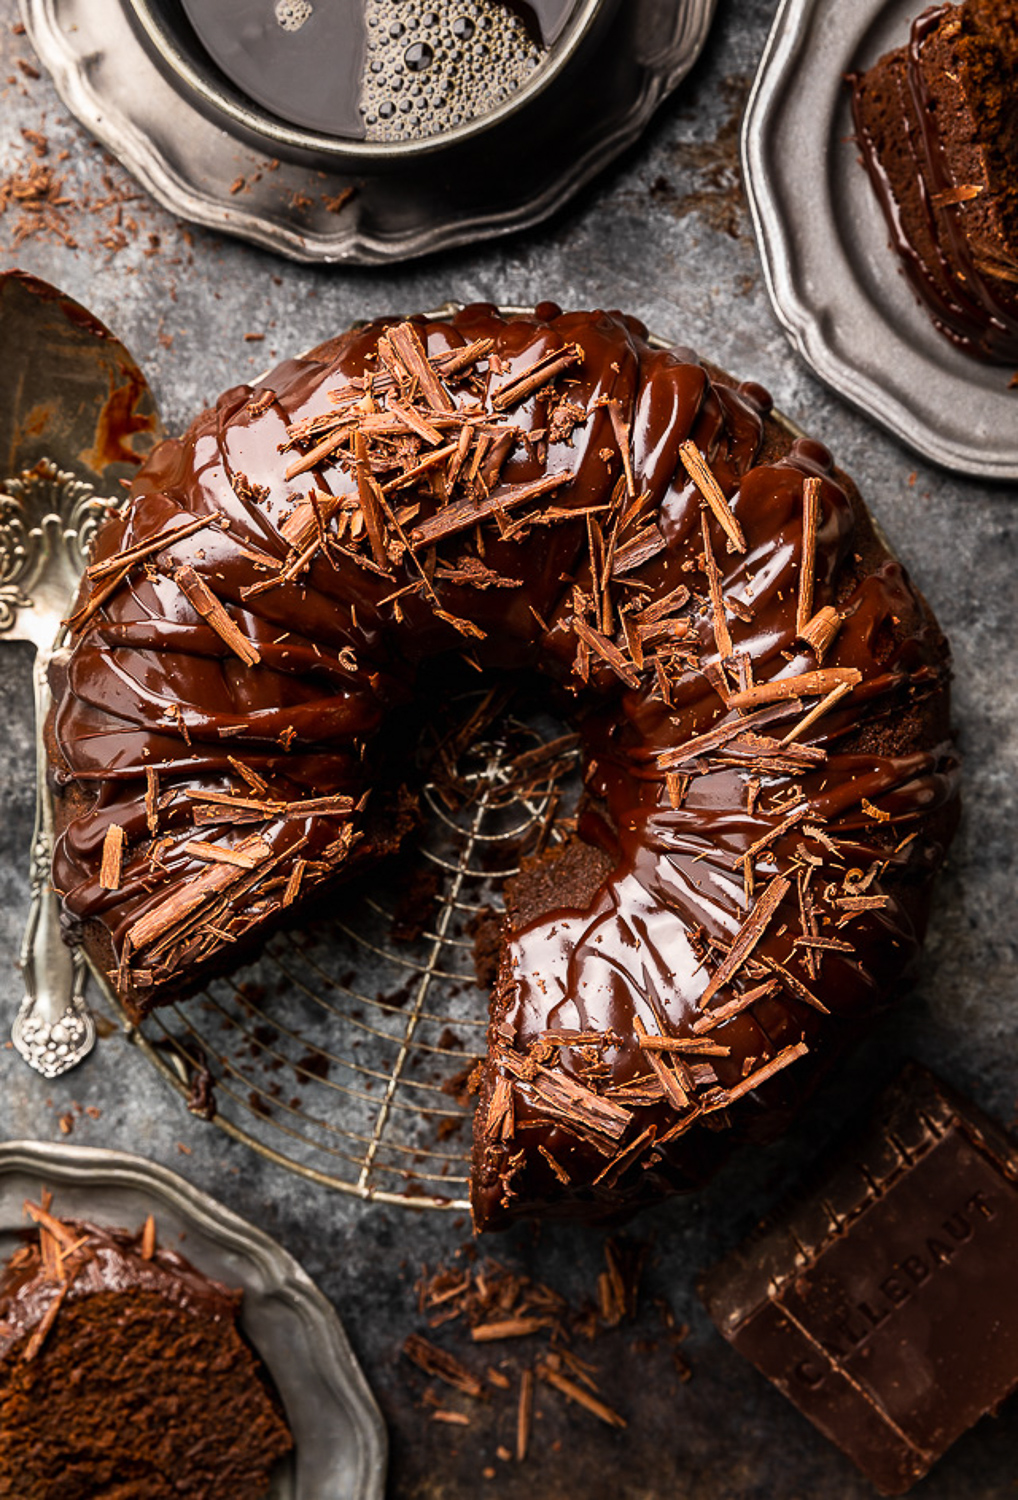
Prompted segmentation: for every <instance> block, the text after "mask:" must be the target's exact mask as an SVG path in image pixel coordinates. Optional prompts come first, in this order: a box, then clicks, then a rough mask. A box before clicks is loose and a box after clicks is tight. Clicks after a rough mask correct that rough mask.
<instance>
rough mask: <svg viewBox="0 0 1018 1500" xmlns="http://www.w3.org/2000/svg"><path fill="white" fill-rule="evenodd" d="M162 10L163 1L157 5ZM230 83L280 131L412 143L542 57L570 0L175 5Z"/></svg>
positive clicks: (489, 103) (495, 99)
mask: <svg viewBox="0 0 1018 1500" xmlns="http://www.w3.org/2000/svg"><path fill="white" fill-rule="evenodd" d="M164 3H168V0H164ZM179 3H180V4H181V5H182V6H183V9H184V12H185V14H186V16H187V18H188V20H189V22H190V24H191V26H192V27H193V30H194V32H195V34H196V36H197V39H198V41H199V42H200V43H201V45H202V46H203V47H204V49H205V51H206V52H207V53H208V55H209V56H210V57H211V59H212V60H213V62H215V63H216V65H217V66H218V67H219V68H220V70H221V71H222V72H223V73H224V74H225V75H226V77H227V78H228V79H229V80H230V82H231V83H233V84H234V85H235V87H237V88H238V89H240V90H241V92H242V93H243V94H245V95H246V96H247V97H248V98H249V99H253V100H255V101H256V102H257V103H258V104H260V105H262V106H263V107H264V108H266V109H268V110H269V111H270V112H271V113H272V114H274V115H275V116H276V117H277V118H279V119H282V120H285V121H287V122H288V123H290V124H294V125H300V126H304V127H306V128H308V129H311V130H317V131H322V132H324V133H326V134H328V135H331V136H335V137H338V138H339V139H346V140H352V141H358V140H369V141H415V140H422V139H426V138H427V137H429V136H434V135H440V134H442V133H443V132H444V131H448V130H452V129H454V128H455V127H456V126H457V125H460V124H463V123H464V122H466V121H467V120H473V119H476V118H477V117H478V116H479V115H484V114H487V113H488V111H489V110H492V109H495V108H496V107H497V106H498V105H500V104H502V103H503V102H504V101H505V100H506V99H509V98H511V97H512V95H513V94H514V93H516V91H517V90H518V89H519V88H521V87H522V85H523V84H525V83H526V82H527V81H528V80H529V79H530V78H531V77H532V75H533V73H534V70H535V69H536V68H538V67H540V66H541V64H542V63H543V62H544V61H545V59H546V58H547V57H548V55H549V48H550V47H551V46H553V45H554V44H555V42H556V41H557V39H558V37H560V36H561V35H562V33H563V29H564V27H565V26H566V24H567V22H568V18H569V16H570V14H571V13H572V12H573V10H574V7H575V0H179Z"/></svg>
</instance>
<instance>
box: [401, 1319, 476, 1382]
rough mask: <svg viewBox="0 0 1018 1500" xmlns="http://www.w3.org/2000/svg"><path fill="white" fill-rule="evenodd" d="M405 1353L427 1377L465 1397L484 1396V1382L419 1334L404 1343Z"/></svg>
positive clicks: (450, 1355)
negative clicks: (443, 1383) (441, 1381)
mask: <svg viewBox="0 0 1018 1500" xmlns="http://www.w3.org/2000/svg"><path fill="white" fill-rule="evenodd" d="M403 1353H404V1354H405V1355H406V1357H407V1359H409V1360H412V1361H413V1363H414V1364H415V1365H417V1367H418V1368H419V1369H421V1370H423V1371H424V1373H425V1375H431V1376H434V1377H435V1378H436V1379H438V1380H444V1381H445V1383H446V1385H451V1386H452V1387H453V1388H454V1389H455V1390H457V1391H462V1392H463V1394H464V1395H465V1396H474V1397H477V1398H480V1397H482V1396H483V1395H484V1382H483V1381H481V1380H479V1379H478V1378H477V1376H476V1375H474V1374H472V1373H471V1372H470V1370H468V1369H467V1367H466V1365H463V1364H461V1363H460V1361H459V1360H458V1359H457V1358H456V1357H455V1355H453V1354H449V1353H448V1352H447V1351H446V1350H445V1349H439V1348H438V1347H437V1345H435V1344H432V1343H429V1342H428V1340H427V1339H425V1338H422V1337H421V1335H420V1334H419V1333H411V1334H410V1335H409V1336H408V1337H407V1338H406V1339H405V1340H404V1341H403Z"/></svg>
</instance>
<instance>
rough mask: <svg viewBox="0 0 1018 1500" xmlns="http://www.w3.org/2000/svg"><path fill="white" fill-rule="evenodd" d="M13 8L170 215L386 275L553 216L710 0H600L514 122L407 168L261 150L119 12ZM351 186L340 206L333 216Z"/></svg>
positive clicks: (105, 7) (387, 158)
mask: <svg viewBox="0 0 1018 1500" xmlns="http://www.w3.org/2000/svg"><path fill="white" fill-rule="evenodd" d="M20 3H21V14H22V16H23V18H24V21H25V25H26V26H27V28H28V32H29V35H30V37H31V40H32V43H33V45H34V47H35V49H36V51H37V53H38V54H39V57H40V59H41V61H42V62H43V64H44V65H45V66H46V68H47V69H48V70H49V72H50V73H51V74H52V75H53V79H54V82H55V84H56V87H57V89H58V91H59V93H60V95H61V97H62V99H63V100H64V103H65V104H66V105H67V107H68V108H69V109H70V110H71V112H72V113H73V114H75V115H76V116H77V117H78V119H79V120H80V121H81V122H82V124H83V125H84V126H85V127H86V129H87V130H88V131H89V132H90V133H91V134H93V135H95V136H96V137H97V138H98V139H99V140H101V141H102V142H103V143H104V144H105V145H106V146H108V147H109V149H110V150H111V151H113V152H114V153H115V154H116V155H117V156H118V157H119V158H120V160H121V161H122V162H123V163H124V165H125V166H126V167H128V169H129V170H130V171H132V172H133V173H134V175H135V176H136V177H137V178H138V179H139V181H140V182H141V183H142V184H143V185H144V186H145V187H146V188H147V189H148V191H149V192H150V193H151V194H152V195H153V197H155V198H157V199H158V200H159V201H160V202H161V203H162V204H164V205H165V206H166V207H167V208H169V209H170V210H171V211H172V212H173V213H176V214H180V215H181V216H183V217H184V218H187V219H192V220H195V221H197V222H198V223H200V224H206V225H209V226H210V227H212V228H215V229H218V230H225V231H228V232H230V233H232V234H237V235H240V236H242V237H243V238H245V239H249V240H252V241H253V242H254V243H255V244H258V245H262V246H265V247H266V248H267V249H270V250H276V251H278V252H280V253H281V254H283V255H287V256H290V257H291V258H292V259H294V260H300V261H330V262H335V261H338V262H347V263H355V264H362V265H383V264H388V263H391V262H394V261H401V260H407V259H410V258H412V257H413V256H418V255H425V254H429V253H431V252H432V251H435V250H442V249H448V248H449V247H451V246H454V245H464V244H473V243H475V242H476V241H478V240H484V239H490V238H492V237H494V236H497V235H501V234H505V233H508V232H510V231H512V230H516V229H520V228H524V227H526V226H527V225H531V224H535V223H537V222H538V221H539V220H540V219H543V218H545V217H547V215H548V214H550V213H553V212H554V211H555V210H556V209H558V208H560V207H561V206H562V204H563V203H565V202H566V200H567V199H568V198H569V197H571V196H572V195H573V194H574V193H576V192H577V191H578V190H579V189H580V188H581V187H582V186H583V185H584V184H585V183H586V182H588V181H589V180H590V178H591V177H593V176H594V175H595V173H596V172H598V171H599V170H600V169H601V168H602V167H603V166H605V165H606V164H607V163H608V162H609V161H611V160H612V158H613V157H615V156H617V155H618V154H619V153H620V152H621V151H624V150H625V149H626V147H627V146H629V145H630V144H631V143H632V142H633V141H634V140H635V139H636V137H637V136H638V135H639V133H640V131H641V130H642V129H643V128H644V126H645V125H646V124H647V122H648V120H649V119H650V117H651V115H652V114H653V112H654V110H655V109H656V108H657V106H658V104H660V102H661V100H662V99H664V98H665V96H666V95H667V94H668V93H669V92H671V90H673V89H674V88H675V87H676V86H677V85H678V84H679V82H680V81H681V80H682V79H683V78H684V77H685V75H686V74H687V73H688V72H689V69H690V68H691V67H692V66H693V63H694V62H695V61H696V58H697V56H698V55H699V52H700V49H701V48H702V46H703V44H704V42H705V41H706V38H707V33H708V30H709V28H710V23H711V20H712V18H713V15H714V10H715V8H716V5H717V0H604V4H603V6H602V11H603V17H601V16H600V15H599V20H598V25H597V26H596V27H592V28H591V30H590V33H589V35H585V37H584V45H583V47H582V48H578V49H577V53H576V55H575V57H573V58H571V59H570V63H569V66H568V67H566V68H564V69H563V70H562V72H561V75H557V76H556V78H555V81H554V87H549V88H548V89H547V90H545V91H543V92H542V93H541V95H540V97H539V98H538V99H537V100H536V101H535V102H534V103H533V105H532V106H531V107H529V108H528V109H527V111H526V112H525V113H524V112H522V111H521V112H519V113H515V112H512V111H510V112H509V114H508V115H507V116H506V117H505V118H504V119H499V120H497V121H495V122H494V123H493V125H492V128H491V129H490V130H488V129H484V130H480V131H478V132H476V133H475V134H472V135H471V136H470V137H469V139H465V140H463V141H461V142H454V143H452V144H451V145H450V146H449V147H448V149H446V147H445V146H444V145H442V142H441V138H439V142H438V144H437V146H436V149H435V150H434V151H430V152H420V151H418V152H417V153H408V159H406V160H402V161H401V160H400V154H399V152H398V151H396V152H390V153H387V154H385V153H379V152H377V151H376V152H374V153H370V152H361V154H360V155H359V156H357V157H356V158H355V157H353V156H350V157H348V158H344V157H343V155H342V153H340V152H336V151H331V152H324V151H322V152H320V153H317V154H316V153H315V152H314V151H313V150H311V151H297V150H296V148H295V147H293V148H292V149H291V148H288V147H287V144H286V142H285V141H282V136H281V135H280V133H279V132H278V131H277V132H276V136H275V138H274V139H269V138H268V137H266V138H265V139H264V140H263V141H261V143H260V145H259V144H256V143H255V142H254V140H253V138H252V137H251V135H250V134H249V133H248V132H246V131H245V129H244V128H243V125H242V122H241V121H240V119H239V117H236V110H234V111H233V112H232V114H231V112H230V111H228V110H227V108H226V107H225V96H224V101H223V107H222V109H221V110H217V109H216V107H215V101H214V100H213V101H211V102H210V100H209V99H207V98H206V99H201V97H200V95H199V94H198V93H196V92H194V91H191V90H189V89H188V88H187V87H186V86H185V83H184V82H183V81H182V79H181V78H176V79H174V77H173V75H172V73H171V72H170V71H168V70H167V69H166V66H165V59H163V65H162V66H160V65H159V63H157V61H156V57H155V55H154V54H153V52H152V51H151V50H150V49H149V48H147V47H146V45H145V44H144V42H143V40H142V36H141V34H140V30H139V28H138V26H137V25H136V24H135V25H132V24H131V21H130V19H129V12H130V11H131V9H132V7H131V4H130V0H20ZM199 105H201V107H199ZM276 158H278V161H277V160H276ZM238 184H242V185H241V186H238ZM347 188H352V189H353V195H352V197H350V199H349V201H348V202H346V203H345V205H344V206H342V207H341V208H340V209H339V210H338V211H335V209H334V208H332V209H330V207H329V200H330V199H331V200H332V201H333V203H334V204H335V200H336V198H337V197H338V196H339V195H340V194H342V193H343V191H344V190H345V189H347Z"/></svg>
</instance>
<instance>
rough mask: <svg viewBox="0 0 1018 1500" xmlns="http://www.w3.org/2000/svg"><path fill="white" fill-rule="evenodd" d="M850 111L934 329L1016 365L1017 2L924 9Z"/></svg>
mask: <svg viewBox="0 0 1018 1500" xmlns="http://www.w3.org/2000/svg"><path fill="white" fill-rule="evenodd" d="M851 82H852V98H853V112H854V115H855V124H856V131H857V134H858V140H859V144H860V146H861V148H862V159H863V163H864V165H865V167H866V169H867V171H868V172H869V175H870V178H871V180H872V182H873V185H874V188H875V189H876V192H877V196H878V198H879V200H880V204H881V207H882V208H883V211H884V215H885V217H886V219H887V224H888V228H889V230H890V233H891V241H892V244H893V246H894V248H895V249H896V250H897V252H898V254H899V255H900V256H901V259H902V264H903V266H904V269H905V271H906V273H907V275H908V278H909V280H910V282H911V283H912V285H913V287H914V288H915V290H916V292H917V293H918V294H919V297H920V299H921V300H922V301H923V302H924V303H925V304H926V306H927V308H928V309H929V311H930V313H931V315H932V317H933V321H934V323H935V324H936V326H937V327H938V328H939V329H940V330H941V332H942V333H944V334H945V335H946V336H947V337H948V338H950V339H951V340H952V341H953V342H954V343H955V344H957V345H959V347H961V348H962V349H965V350H966V351H967V352H968V353H969V354H972V355H975V356H976V357H977V358H979V359H984V360H989V361H995V362H1000V363H1010V362H1012V361H1014V360H1018V5H1016V4H1015V0H964V3H963V4H961V5H941V6H936V7H934V8H933V9H931V10H927V11H925V12H924V13H923V15H921V16H920V17H919V18H918V19H917V20H916V21H915V22H914V23H913V26H912V31H911V35H910V37H909V41H908V43H907V44H906V45H904V46H901V47H898V48H897V49H896V50H895V51H893V52H889V53H887V54H886V55H885V56H884V57H882V58H881V59H880V61H879V62H877V63H876V64H874V66H873V67H872V68H870V69H869V70H868V71H867V72H865V73H862V74H858V75H856V76H854V77H853V78H852V80H851Z"/></svg>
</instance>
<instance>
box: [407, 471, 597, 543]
mask: <svg viewBox="0 0 1018 1500" xmlns="http://www.w3.org/2000/svg"><path fill="white" fill-rule="evenodd" d="M575 477H576V476H575V474H572V473H570V472H568V471H566V472H563V473H561V474H546V475H545V476H544V478H543V479H535V480H533V481H532V482H531V483H530V484H518V485H510V486H508V487H507V488H506V489H504V490H501V491H499V492H496V493H495V494H493V495H489V496H488V497H487V499H485V500H482V501H479V502H477V501H474V500H460V501H457V502H456V504H454V505H447V506H445V507H444V508H443V509H442V510H439V511H437V512H436V513H435V515H433V516H430V517H429V518H428V519H427V520H426V521H421V522H420V523H419V525H417V526H415V527H414V528H413V530H412V531H411V532H410V538H409V540H410V546H411V548H412V549H413V550H414V551H415V552H419V551H420V550H421V549H422V548H423V547H433V546H434V545H435V543H436V542H441V541H444V540H445V538H446V537H450V536H458V535H459V533H460V532H462V531H469V530H470V528H471V527H472V526H476V525H477V524H478V522H479V521H485V520H487V519H488V517H489V516H494V515H497V514H498V512H499V511H500V510H510V509H512V508H513V507H514V506H517V505H522V504H523V503H524V501H526V500H534V499H536V498H537V497H538V496H539V495H547V494H550V493H551V491H552V490H557V489H561V487H562V486H563V485H564V484H571V483H572V481H573V480H574V479H575Z"/></svg>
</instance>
